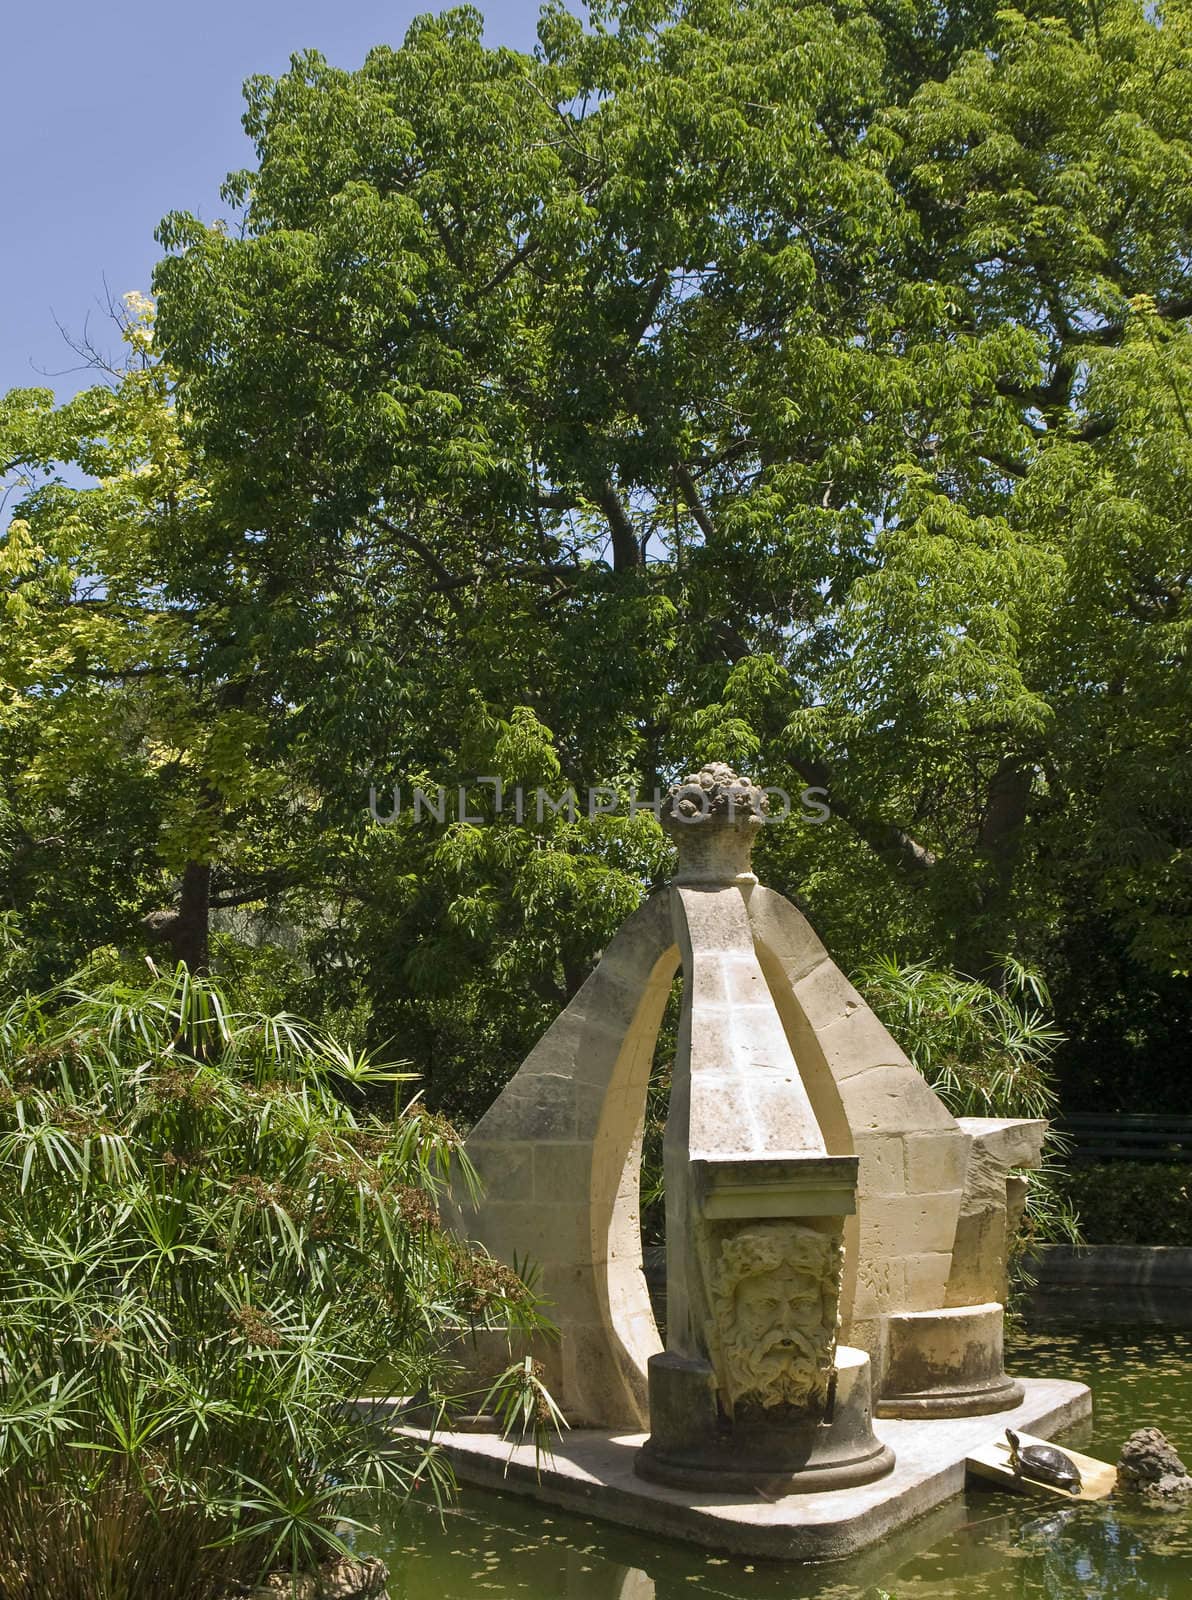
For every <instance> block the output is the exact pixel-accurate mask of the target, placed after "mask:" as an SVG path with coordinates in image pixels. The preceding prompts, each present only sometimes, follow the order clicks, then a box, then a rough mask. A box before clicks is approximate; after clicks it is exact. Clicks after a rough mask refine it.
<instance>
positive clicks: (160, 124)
mask: <svg viewBox="0 0 1192 1600" xmlns="http://www.w3.org/2000/svg"><path fill="white" fill-rule="evenodd" d="M431 9H436V10H437V9H442V7H441V6H431V5H426V4H421V5H420V4H405V3H397V4H393V3H390V4H381V3H379V0H159V3H158V4H157V5H156V6H145V7H123V6H119V7H117V6H108V5H104V4H103V3H102V0H41V3H40V4H31V3H30V0H11V3H10V4H9V5H8V6H6V7H5V8H4V10H5V16H4V29H3V34H4V55H3V65H2V66H0V153H2V155H3V165H4V172H5V179H6V181H5V188H6V191H7V192H6V195H5V202H6V203H5V206H4V215H3V220H2V222H0V305H2V306H3V308H4V312H3V317H2V318H0V393H2V392H3V391H4V390H6V389H10V388H16V387H26V386H30V385H45V386H47V387H49V388H52V389H54V390H56V391H57V392H58V393H59V395H60V396H62V397H65V396H67V395H69V394H73V393H74V392H75V391H76V390H77V389H79V388H81V387H84V386H85V385H86V384H87V383H88V382H90V381H93V379H92V378H91V377H90V376H89V375H88V374H87V373H86V372H79V371H71V370H69V369H70V368H72V367H74V368H77V367H78V365H79V358H78V357H77V356H75V355H73V354H72V352H71V351H70V350H69V348H68V347H67V346H66V344H65V343H64V342H63V339H62V335H61V334H60V333H59V331H58V328H57V326H56V325H55V319H57V322H59V323H61V324H62V325H63V327H64V328H65V329H66V330H67V331H68V332H69V333H71V334H72V335H74V336H76V337H78V336H80V335H82V334H83V332H84V329H87V330H88V331H89V333H90V336H91V337H92V339H93V340H94V341H95V342H96V343H98V344H100V345H101V346H104V347H106V348H109V349H110V348H111V347H112V345H113V343H114V341H113V338H112V329H111V324H110V322H109V321H108V319H107V316H106V313H105V311H104V309H103V304H104V300H105V297H106V295H107V294H108V293H109V292H110V294H111V295H112V296H115V297H119V296H120V295H122V294H124V293H125V292H126V291H127V290H130V289H139V290H142V291H147V290H148V288H149V276H150V273H151V272H152V269H153V264H154V262H155V261H156V260H157V257H158V254H159V251H158V247H157V245H156V244H155V242H154V238H153V230H154V228H155V227H156V226H157V224H158V222H159V221H160V219H161V217H162V216H163V215H164V214H165V213H166V212H167V211H174V210H187V211H194V212H196V213H197V214H198V215H200V216H201V217H203V218H205V219H207V220H210V219H211V218H213V217H216V216H219V215H220V214H221V212H222V207H221V205H220V201H219V185H220V183H221V182H222V180H223V177H224V175H225V173H227V172H228V171H230V170H231V169H233V168H235V167H242V166H246V165H248V164H249V161H250V159H251V154H252V151H251V146H250V145H249V143H248V141H247V140H246V139H245V137H244V134H243V131H242V129H241V127H240V114H241V110H242V104H241V99H240V85H241V84H242V82H243V81H244V79H245V78H247V77H248V76H249V75H250V74H251V73H254V72H267V73H273V74H276V73H279V72H282V71H284V70H285V67H286V65H287V62H288V60H289V57H290V55H291V53H292V52H294V51H297V50H306V49H311V48H313V49H316V50H321V51H322V53H323V54H324V55H325V56H326V57H327V59H328V60H329V61H331V62H333V63H334V64H335V65H337V66H344V67H356V66H359V65H360V63H361V61H362V60H363V59H364V56H365V54H366V52H367V51H368V49H369V48H370V47H371V46H372V45H374V44H399V43H400V42H401V39H402V36H403V35H404V33H405V30H406V27H407V25H408V24H409V21H410V19H411V17H413V16H415V15H417V14H418V13H419V12H421V11H427V10H431ZM481 9H482V10H483V12H484V14H485V17H486V19H487V28H488V38H489V40H490V42H492V43H500V44H513V45H517V46H519V47H521V48H525V49H528V48H530V47H531V46H532V44H533V41H534V29H535V25H536V22H537V17H538V3H537V0H493V3H492V4H489V5H482V7H481ZM46 374H48V375H46Z"/></svg>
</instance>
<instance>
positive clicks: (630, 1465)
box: [439, 1367, 1092, 1581]
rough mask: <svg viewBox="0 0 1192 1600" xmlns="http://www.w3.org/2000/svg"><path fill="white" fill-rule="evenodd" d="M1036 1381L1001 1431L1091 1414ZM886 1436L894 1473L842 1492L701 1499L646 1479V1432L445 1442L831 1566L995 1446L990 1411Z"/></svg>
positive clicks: (595, 1497)
mask: <svg viewBox="0 0 1192 1600" xmlns="http://www.w3.org/2000/svg"><path fill="white" fill-rule="evenodd" d="M865 1370H866V1372H867V1367H866V1368H865ZM1025 1387H1026V1391H1027V1393H1026V1397H1025V1399H1024V1401H1023V1403H1022V1404H1021V1405H1020V1406H1018V1407H1017V1409H1016V1410H1014V1411H1012V1412H1008V1413H1005V1414H1004V1415H1002V1416H1000V1417H998V1418H997V1427H998V1428H999V1429H1000V1428H1004V1427H1011V1428H1014V1429H1016V1430H1017V1431H1018V1432H1020V1433H1026V1434H1034V1435H1035V1436H1036V1437H1039V1438H1051V1437H1054V1435H1055V1434H1057V1433H1059V1432H1061V1431H1062V1430H1063V1429H1065V1428H1069V1427H1071V1426H1072V1425H1073V1424H1075V1423H1078V1422H1081V1421H1083V1420H1084V1419H1085V1418H1087V1417H1088V1416H1090V1415H1091V1410H1092V1407H1091V1403H1090V1397H1089V1391H1088V1389H1087V1388H1086V1387H1085V1386H1084V1384H1079V1383H1065V1382H1062V1381H1060V1380H1058V1379H1044V1380H1039V1379H1035V1380H1027V1381H1026V1385H1025ZM874 1431H875V1432H876V1434H877V1437H878V1439H879V1441H880V1442H881V1443H883V1444H885V1445H887V1446H888V1447H890V1448H891V1449H892V1450H893V1452H894V1455H895V1458H896V1460H895V1465H894V1469H893V1471H892V1472H890V1473H888V1474H886V1475H885V1476H883V1477H881V1478H878V1479H876V1480H875V1481H874V1482H871V1483H868V1484H864V1485H862V1486H860V1487H858V1488H845V1489H837V1490H834V1491H833V1492H832V1493H830V1494H820V1493H811V1494H799V1493H795V1492H789V1493H779V1494H777V1495H766V1496H759V1495H756V1494H748V1493H743V1492H742V1491H741V1490H740V1489H739V1488H730V1487H728V1486H727V1485H721V1486H719V1487H717V1486H715V1485H713V1486H710V1487H709V1488H707V1489H706V1490H705V1491H703V1492H701V1493H698V1494H692V1492H691V1490H690V1489H689V1488H684V1489H675V1488H670V1487H668V1486H666V1485H664V1484H660V1483H655V1482H649V1481H646V1480H645V1479H643V1478H642V1477H641V1476H640V1475H639V1474H638V1473H637V1471H636V1470H635V1466H636V1463H637V1461H638V1460H639V1458H640V1447H641V1445H642V1443H643V1435H641V1434H640V1433H628V1434H626V1433H617V1432H616V1431H611V1432H610V1431H608V1430H592V1431H587V1432H581V1431H575V1432H571V1433H568V1434H565V1435H564V1436H563V1437H562V1438H561V1439H559V1440H557V1441H556V1442H555V1444H554V1446H553V1448H552V1451H551V1453H550V1454H548V1455H546V1456H539V1455H537V1454H536V1453H535V1450H534V1447H533V1445H532V1444H510V1443H509V1442H508V1441H506V1440H503V1439H500V1438H497V1437H495V1436H494V1435H491V1434H490V1435H487V1436H486V1435H483V1434H449V1435H446V1436H440V1439H439V1443H440V1444H441V1445H442V1447H443V1448H444V1449H445V1450H446V1452H447V1454H448V1456H449V1457H450V1459H451V1462H452V1464H453V1466H454V1467H455V1470H456V1473H457V1474H458V1476H459V1478H460V1479H461V1481H463V1482H465V1483H473V1484H476V1485H478V1486H481V1487H486V1488H491V1489H496V1490H499V1491H501V1492H504V1493H513V1494H519V1495H524V1496H526V1497H527V1498H529V1499H530V1500H533V1501H535V1502H537V1503H538V1504H541V1505H552V1506H560V1507H562V1508H563V1509H565V1510H569V1511H574V1512H576V1513H578V1514H579V1515H580V1516H583V1517H599V1518H602V1519H603V1520H605V1521H609V1522H615V1523H621V1524H623V1525H627V1526H628V1527H631V1528H636V1529H638V1530H639V1531H641V1532H644V1533H649V1534H654V1535H660V1536H662V1537H664V1538H669V1539H675V1538H679V1539H688V1540H690V1541H692V1542H693V1543H695V1544H699V1545H703V1546H704V1547H705V1548H707V1549H710V1550H722V1551H728V1552H733V1553H736V1554H738V1555H742V1556H745V1557H746V1558H752V1557H754V1556H762V1557H772V1558H775V1559H777V1560H782V1561H826V1560H831V1559H834V1558H837V1557H840V1556H847V1555H852V1554H853V1553H854V1552H856V1551H858V1550H861V1549H864V1548H865V1547H866V1546H868V1545H873V1546H877V1545H878V1544H879V1542H881V1543H882V1544H883V1545H885V1543H886V1542H887V1541H889V1540H890V1539H891V1537H892V1535H893V1534H894V1532H895V1531H896V1530H897V1529H898V1528H901V1527H904V1526H905V1525H906V1524H908V1523H910V1522H913V1521H914V1520H915V1519H916V1518H918V1517H921V1516H923V1515H924V1513H925V1512H928V1511H930V1510H931V1509H932V1508H933V1507H935V1506H939V1505H941V1504H942V1503H943V1502H944V1501H946V1500H950V1499H952V1498H953V1497H954V1496H958V1495H959V1494H960V1493H961V1491H962V1489H963V1488H964V1481H965V1460H966V1458H967V1457H968V1456H969V1455H970V1454H971V1453H972V1452H973V1450H974V1449H977V1448H979V1447H980V1446H981V1445H982V1444H985V1443H987V1442H988V1440H989V1437H990V1431H991V1424H990V1420H989V1418H987V1417H959V1418H954V1419H945V1420H943V1421H931V1422H917V1421H904V1420H897V1421H886V1422H877V1423H875V1424H874ZM883 1569H888V1562H887V1561H886V1559H885V1557H883ZM875 1576H876V1574H875ZM825 1581H827V1579H825Z"/></svg>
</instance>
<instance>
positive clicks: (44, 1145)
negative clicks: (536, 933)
mask: <svg viewBox="0 0 1192 1600" xmlns="http://www.w3.org/2000/svg"><path fill="white" fill-rule="evenodd" d="M406 1076H408V1075H407V1074H404V1073H401V1072H399V1071H398V1070H397V1069H395V1068H394V1067H393V1066H392V1065H385V1064H381V1063H378V1062H376V1061H374V1060H372V1059H370V1058H369V1057H368V1056H366V1055H362V1054H354V1053H352V1052H350V1051H347V1050H345V1049H343V1048H341V1047H339V1046H337V1045H336V1044H335V1043H334V1042H333V1041H332V1040H330V1039H328V1038H326V1037H325V1036H323V1035H322V1034H321V1033H320V1032H318V1031H317V1030H316V1029H314V1028H313V1027H311V1026H310V1025H308V1024H305V1023H302V1022H300V1021H298V1020H296V1019H294V1018H292V1017H289V1016H285V1015H277V1016H268V1015H264V1014H255V1013H234V1012H232V1011H231V1010H230V1009H229V1008H228V1005H227V1003H226V1001H225V1000H224V998H223V996H222V995H221V993H220V991H219V989H218V988H217V987H216V986H215V985H214V984H212V983H211V982H210V981H208V980H206V979H201V978H198V977H195V976H192V975H190V974H189V973H188V972H187V970H186V969H185V968H182V967H180V968H179V970H178V972H177V975H176V976H174V977H158V978H156V979H155V980H154V981H153V982H152V983H151V984H149V985H148V986H147V987H136V986H132V985H127V984H121V983H112V984H109V985H107V986H105V987H103V988H100V989H98V990H95V991H93V992H84V991H82V990H71V989H62V990H58V991H56V992H54V993H53V994H50V995H47V996H40V997H30V996H23V997H19V998H16V999H13V1000H12V1001H11V1002H10V1003H9V1004H8V1005H7V1008H6V1009H4V1010H2V1011H0V1238H2V1241H3V1254H2V1256H0V1527H2V1528H3V1530H4V1536H3V1540H2V1541H0V1600H44V1597H46V1596H48V1595H54V1596H55V1597H58V1600H141V1597H144V1600H149V1597H152V1600H211V1597H213V1596H218V1595H222V1594H225V1593H229V1592H230V1593H235V1592H237V1590H238V1586H240V1585H244V1584H248V1583H251V1582H253V1581H255V1580H256V1579H257V1578H259V1577H260V1576H261V1575H262V1574H263V1573H264V1572H265V1571H267V1570H268V1569H271V1568H279V1567H280V1568H284V1569H288V1570H293V1571H298V1570H309V1569H310V1568H312V1567H313V1566H314V1565H315V1564H316V1563H317V1562H318V1561H319V1560H320V1559H321V1558H323V1557H325V1556H327V1555H328V1554H331V1553H333V1552H334V1551H336V1550H341V1549H343V1548H344V1546H343V1541H342V1535H343V1534H344V1533H345V1532H348V1531H350V1527H351V1523H350V1521H346V1520H345V1519H346V1513H347V1511H348V1510H349V1509H350V1506H351V1502H352V1500H353V1498H354V1497H355V1496H357V1495H358V1494H359V1493H360V1492H361V1491H363V1490H366V1489H367V1490H378V1489H380V1490H390V1491H396V1492H398V1493H405V1492H406V1491H408V1490H409V1489H410V1488H411V1487H412V1486H413V1485H415V1484H418V1483H419V1482H420V1481H421V1482H425V1484H426V1485H427V1486H428V1488H429V1490H430V1492H431V1493H433V1494H434V1495H435V1496H441V1495H442V1494H443V1493H444V1491H445V1490H447V1489H448V1487H449V1485H450V1474H449V1471H448V1469H447V1467H446V1465H445V1463H444V1462H443V1461H442V1460H441V1459H440V1458H439V1456H438V1455H437V1454H436V1452H435V1450H434V1448H433V1445H432V1446H429V1447H428V1446H418V1445H414V1444H410V1443H402V1442H401V1441H398V1442H396V1443H395V1441H394V1440H393V1439H392V1438H391V1437H388V1438H387V1437H385V1436H384V1435H382V1433H381V1432H380V1431H379V1430H378V1429H376V1428H372V1427H369V1426H367V1425H365V1424H363V1423H362V1422H361V1420H360V1417H359V1415H358V1414H357V1412H356V1411H355V1410H354V1409H353V1407H352V1401H353V1400H354V1399H356V1398H357V1397H358V1396H360V1395H361V1394H362V1393H363V1392H374V1391H375V1387H376V1383H377V1375H378V1373H383V1374H384V1379H383V1381H384V1384H385V1386H386V1388H387V1389H388V1391H389V1392H391V1393H392V1394H395V1395H401V1394H412V1393H415V1392H422V1393H425V1394H430V1395H431V1396H435V1395H440V1394H442V1393H443V1392H444V1390H445V1387H447V1386H449V1385H450V1384H451V1382H452V1379H453V1372H452V1368H451V1364H450V1358H449V1355H448V1354H447V1353H446V1352H447V1351H448V1350H449V1349H450V1347H451V1344H452V1342H453V1340H456V1341H457V1340H458V1339H459V1338H460V1337H462V1336H463V1335H464V1333H465V1331H466V1329H468V1328H469V1327H474V1326H478V1325H499V1326H503V1327H509V1328H511V1329H514V1330H517V1329H524V1328H532V1327H538V1326H540V1325H541V1323H542V1319H541V1317H540V1315H539V1313H538V1311H537V1309H536V1305H535V1302H534V1298H533V1296H532V1294H531V1293H530V1292H529V1291H528V1290H527V1289H526V1287H525V1286H524V1284H522V1283H521V1282H520V1281H519V1280H518V1279H517V1278H516V1277H515V1276H514V1275H513V1274H512V1273H510V1272H509V1271H508V1270H507V1269H506V1268H504V1267H503V1266H501V1265H500V1264H499V1263H497V1262H495V1261H493V1260H491V1259H490V1258H489V1257H487V1256H484V1255H482V1254H480V1253H479V1252H477V1251H474V1250H472V1249H470V1248H468V1247H465V1246H463V1245H461V1244H460V1243H459V1242H458V1241H457V1240H455V1239H454V1238H453V1237H452V1236H451V1235H449V1234H447V1233H445V1232H444V1231H443V1229H442V1228H441V1227H440V1226H439V1222H438V1219H437V1214H436V1207H435V1199H436V1196H437V1195H438V1194H439V1193H440V1191H441V1190H442V1188H443V1186H444V1184H445V1182H446V1180H447V1177H448V1172H449V1169H450V1168H451V1167H452V1166H453V1164H455V1165H456V1167H457V1170H461V1171H463V1172H464V1173H465V1174H467V1173H469V1171H470V1169H468V1168H467V1165H466V1162H465V1161H464V1159H463V1157H462V1152H461V1151H460V1149H459V1147H458V1141H457V1139H456V1137H455V1135H454V1134H453V1132H452V1130H451V1129H450V1127H449V1126H448V1125H447V1124H445V1123H444V1122H442V1121H441V1120H440V1119H437V1118H435V1117H432V1116H429V1115H427V1114H425V1113H423V1112H422V1111H420V1109H419V1108H418V1107H417V1105H413V1106H411V1107H410V1108H408V1109H407V1110H406V1111H405V1112H404V1113H403V1114H401V1115H399V1116H398V1118H397V1119H396V1121H395V1122H391V1123H390V1122H381V1121H379V1120H377V1119H376V1118H373V1117H370V1116H365V1115H363V1114H361V1113H358V1112H355V1111H353V1110H352V1109H351V1107H350V1105H349V1104H348V1103H346V1102H347V1101H348V1100H350V1099H351V1098H352V1096H353V1094H354V1092H355V1091H356V1090H359V1089H360V1088H361V1087H363V1086H364V1085H367V1084H375V1083H377V1082H387V1081H397V1082H401V1081H402V1079H403V1078H405V1077H406ZM337 1090H338V1092H337ZM357 1098H359V1096H357ZM537 1387H538V1386H537V1380H536V1379H535V1377H534V1375H533V1374H532V1373H531V1372H529V1371H527V1370H526V1369H525V1368H524V1367H522V1366H520V1365H519V1366H516V1367H514V1368H511V1369H510V1374H509V1377H508V1383H507V1389H508V1391H509V1392H508V1394H506V1395H505V1396H504V1397H503V1399H502V1402H501V1403H503V1404H505V1405H506V1406H507V1407H512V1406H514V1405H516V1404H517V1403H519V1400H520V1397H521V1396H522V1394H523V1392H533V1393H534V1395H535V1396H537Z"/></svg>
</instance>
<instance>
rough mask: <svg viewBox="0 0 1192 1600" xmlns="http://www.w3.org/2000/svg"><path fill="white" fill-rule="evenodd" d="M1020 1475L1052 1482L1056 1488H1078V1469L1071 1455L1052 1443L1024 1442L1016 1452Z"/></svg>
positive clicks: (1041, 1481)
mask: <svg viewBox="0 0 1192 1600" xmlns="http://www.w3.org/2000/svg"><path fill="white" fill-rule="evenodd" d="M1018 1460H1019V1464H1020V1466H1021V1470H1022V1475H1023V1477H1026V1478H1037V1479H1038V1480H1039V1482H1040V1483H1053V1484H1055V1486H1056V1487H1057V1488H1058V1489H1079V1488H1080V1471H1079V1468H1078V1467H1077V1465H1076V1463H1075V1461H1073V1460H1072V1458H1071V1456H1066V1455H1065V1454H1064V1452H1063V1451H1062V1450H1058V1449H1057V1448H1056V1447H1055V1445H1053V1444H1024V1445H1023V1446H1022V1448H1021V1449H1020V1450H1019V1452H1018Z"/></svg>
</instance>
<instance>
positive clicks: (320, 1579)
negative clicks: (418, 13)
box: [227, 1556, 389, 1600]
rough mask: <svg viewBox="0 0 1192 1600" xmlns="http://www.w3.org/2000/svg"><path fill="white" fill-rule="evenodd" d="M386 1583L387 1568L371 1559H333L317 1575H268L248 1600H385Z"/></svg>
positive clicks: (370, 1557)
mask: <svg viewBox="0 0 1192 1600" xmlns="http://www.w3.org/2000/svg"><path fill="white" fill-rule="evenodd" d="M388 1581H389V1568H388V1567H387V1566H386V1565H385V1563H384V1562H383V1561H378V1560H377V1559H376V1557H375V1556H362V1557H361V1558H360V1559H359V1560H357V1559H356V1558H354V1557H352V1556H337V1557H335V1558H334V1559H333V1560H331V1561H324V1563H323V1565H322V1566H321V1567H320V1568H319V1570H318V1573H317V1574H316V1573H313V1572H312V1573H301V1574H299V1576H298V1577H297V1578H291V1577H290V1575H289V1573H282V1572H271V1573H270V1574H269V1576H268V1577H267V1578H266V1579H265V1582H264V1583H263V1584H262V1585H261V1586H260V1588H258V1589H254V1590H253V1591H252V1592H251V1594H250V1595H249V1597H248V1600H385V1585H386V1583H388ZM227 1600H230V1597H227Z"/></svg>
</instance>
